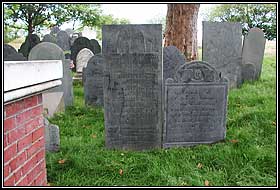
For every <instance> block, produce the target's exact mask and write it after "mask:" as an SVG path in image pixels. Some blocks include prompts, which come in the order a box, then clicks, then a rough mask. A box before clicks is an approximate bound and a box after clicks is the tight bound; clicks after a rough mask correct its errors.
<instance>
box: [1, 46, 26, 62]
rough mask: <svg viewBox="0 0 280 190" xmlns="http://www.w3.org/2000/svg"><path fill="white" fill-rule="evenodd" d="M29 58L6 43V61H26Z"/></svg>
mask: <svg viewBox="0 0 280 190" xmlns="http://www.w3.org/2000/svg"><path fill="white" fill-rule="evenodd" d="M26 60H27V58H26V57H24V56H23V55H22V54H21V53H18V52H17V50H16V49H15V48H14V47H12V46H11V45H9V44H4V61H26Z"/></svg>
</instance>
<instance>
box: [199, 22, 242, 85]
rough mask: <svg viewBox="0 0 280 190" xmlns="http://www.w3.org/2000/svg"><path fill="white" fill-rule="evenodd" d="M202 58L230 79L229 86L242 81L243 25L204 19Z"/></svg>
mask: <svg viewBox="0 0 280 190" xmlns="http://www.w3.org/2000/svg"><path fill="white" fill-rule="evenodd" d="M202 24H203V40H202V60H203V61H206V62H208V63H209V64H210V65H211V66H213V67H214V68H215V69H216V70H217V71H218V72H221V74H222V77H224V78H227V79H228V81H229V88H235V87H239V86H240V85H241V83H242V76H241V74H242V69H241V53H242V52H241V51H242V25H241V23H234V22H206V21H203V22H202Z"/></svg>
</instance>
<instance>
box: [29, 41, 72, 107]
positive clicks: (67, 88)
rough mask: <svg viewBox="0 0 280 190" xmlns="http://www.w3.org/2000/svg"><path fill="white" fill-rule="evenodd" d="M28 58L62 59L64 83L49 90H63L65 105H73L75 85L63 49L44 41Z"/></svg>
mask: <svg viewBox="0 0 280 190" xmlns="http://www.w3.org/2000/svg"><path fill="white" fill-rule="evenodd" d="M28 58H29V60H62V63H63V78H62V85H60V86H59V87H57V88H53V89H52V90H49V91H48V92H57V95H59V94H60V93H58V92H62V93H63V102H64V104H65V106H70V105H73V85H72V75H71V70H70V63H69V62H66V60H65V55H64V53H63V50H62V49H61V48H60V47H58V46H57V45H56V44H54V43H50V42H42V43H40V44H38V45H37V46H35V47H34V48H33V49H32V50H31V52H30V55H29V57H28ZM59 97H60V96H59ZM52 99H53V100H54V101H61V100H59V99H57V100H55V98H52ZM57 105H59V104H57Z"/></svg>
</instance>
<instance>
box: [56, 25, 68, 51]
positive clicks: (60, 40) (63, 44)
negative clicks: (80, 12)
mask: <svg viewBox="0 0 280 190" xmlns="http://www.w3.org/2000/svg"><path fill="white" fill-rule="evenodd" d="M56 41H57V45H58V46H59V47H60V48H61V49H63V51H66V50H70V37H69V35H68V34H67V32H65V31H63V30H61V31H59V32H58V33H57V35H56Z"/></svg>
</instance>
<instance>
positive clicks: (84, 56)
mask: <svg viewBox="0 0 280 190" xmlns="http://www.w3.org/2000/svg"><path fill="white" fill-rule="evenodd" d="M92 56H94V54H93V53H92V51H91V50H90V49H88V48H83V49H82V50H81V51H79V53H78V55H77V58H76V59H77V60H76V67H77V68H76V71H77V72H79V73H81V72H83V67H86V66H87V63H88V61H89V59H90V58H91V57H92Z"/></svg>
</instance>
